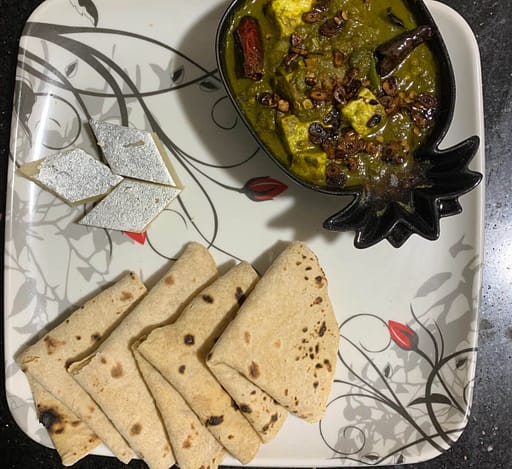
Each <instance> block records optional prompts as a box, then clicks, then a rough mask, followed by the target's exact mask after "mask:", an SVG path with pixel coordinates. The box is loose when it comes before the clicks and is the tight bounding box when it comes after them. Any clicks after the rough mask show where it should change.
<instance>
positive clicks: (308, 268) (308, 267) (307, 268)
mask: <svg viewBox="0 0 512 469" xmlns="http://www.w3.org/2000/svg"><path fill="white" fill-rule="evenodd" d="M304 270H313V267H311V266H310V265H308V266H307V267H306V268H305V269H304Z"/></svg>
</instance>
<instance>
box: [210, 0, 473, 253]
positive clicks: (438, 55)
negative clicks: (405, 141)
mask: <svg viewBox="0 0 512 469" xmlns="http://www.w3.org/2000/svg"><path fill="white" fill-rule="evenodd" d="M247 1H249V0H234V1H233V2H232V3H231V4H230V5H229V7H228V8H227V10H226V12H225V13H224V15H223V16H222V19H221V21H220V24H219V27H218V30H217V37H216V57H217V64H218V67H219V73H220V76H221V79H222V81H223V83H224V86H225V87H226V90H227V93H228V95H229V97H230V99H231V101H232V102H233V104H234V106H235V108H236V110H237V111H238V113H239V114H240V116H241V118H242V120H243V121H244V122H245V124H246V125H247V127H248V128H249V130H250V132H251V133H252V135H253V136H254V138H255V139H256V140H257V141H258V143H259V144H260V146H261V147H262V148H263V149H264V150H265V153H266V154H267V155H268V156H270V158H271V159H272V160H273V161H274V162H275V163H276V164H277V165H278V166H279V167H280V168H281V169H282V170H283V171H284V172H285V173H286V174H287V175H288V176H289V177H290V178H291V179H292V180H294V181H295V182H297V183H298V184H300V185H302V186H304V187H306V188H308V189H311V190H314V191H317V192H321V193H325V194H331V195H344V196H346V195H352V196H353V200H352V201H351V202H350V203H349V204H348V205H347V206H345V207H344V208H343V209H342V210H340V211H339V212H337V213H335V214H333V215H332V216H330V217H329V218H328V219H327V220H325V221H324V223H323V226H324V228H325V229H327V230H332V231H354V232H355V238H354V245H355V246H356V247H357V248H366V247H369V246H372V245H374V244H376V243H378V242H379V241H382V240H383V239H387V240H388V242H389V243H390V244H391V245H392V246H394V247H397V248H398V247H400V246H402V245H403V243H404V242H405V241H406V240H407V239H408V238H409V236H410V235H411V234H413V233H416V234H418V235H420V236H422V237H424V238H426V239H428V240H435V239H437V238H439V235H440V223H439V220H440V218H442V217H447V216H452V215H456V214H459V213H460V212H461V211H462V208H461V206H460V204H459V201H458V198H459V197H460V196H461V195H463V194H465V193H467V192H469V191H470V190H472V189H473V188H475V187H476V186H477V185H478V184H479V182H480V181H481V179H482V175H481V174H480V173H478V172H475V171H472V170H470V169H469V168H468V165H469V163H470V162H471V160H472V158H473V157H474V155H475V153H476V151H477V149H478V146H479V144H480V141H479V138H478V136H472V137H469V138H468V139H466V140H464V141H462V142H460V143H459V144H457V145H455V146H453V147H451V148H449V149H445V150H440V149H439V145H440V143H441V141H442V140H443V138H444V136H445V135H446V132H447V130H448V128H449V126H450V124H451V121H452V118H453V110H454V105H455V78H454V73H453V67H452V64H451V62H450V58H449V55H448V51H447V49H446V46H445V43H444V41H443V38H442V37H441V34H440V32H439V29H438V28H437V26H436V24H435V22H434V20H433V18H432V16H431V15H430V12H429V11H428V9H427V8H426V6H425V4H424V2H423V1H422V0H405V3H406V6H407V7H408V9H409V11H410V12H411V13H412V14H413V16H414V18H415V21H416V23H417V24H419V25H429V26H430V27H431V28H432V30H433V37H432V38H431V39H430V40H428V41H427V45H428V47H429V48H430V49H431V51H432V52H433V55H434V57H435V59H436V61H437V71H438V102H439V105H438V110H437V114H436V120H435V124H434V127H433V128H432V129H431V131H430V133H429V135H428V137H427V139H426V140H425V141H424V142H423V144H422V145H421V146H420V147H419V148H417V149H416V151H415V153H414V158H415V161H416V162H417V164H419V165H421V166H422V173H423V181H422V184H421V185H418V186H416V187H413V188H412V189H410V190H409V191H408V193H407V199H408V204H406V206H404V204H403V203H402V201H396V200H392V199H387V198H385V197H382V196H381V195H379V194H375V193H373V192H371V191H369V190H368V189H365V188H364V187H351V188H330V187H323V186H316V185H313V184H310V183H308V182H305V181H303V180H302V179H300V178H299V177H297V176H296V175H295V174H294V173H292V172H291V171H290V170H289V168H287V167H286V166H285V165H284V164H282V163H281V162H280V160H279V159H278V158H276V157H275V156H274V155H273V153H272V151H271V150H270V148H269V147H268V145H266V144H265V142H263V141H262V139H261V138H260V136H259V135H258V133H257V132H256V130H255V129H254V128H253V126H252V125H251V123H250V122H249V120H248V119H247V116H246V115H245V113H244V111H243V109H242V107H241V106H240V103H239V102H238V100H237V97H236V94H235V92H234V91H233V87H232V84H231V83H230V80H229V78H228V77H229V74H228V68H227V67H228V60H227V57H226V54H227V51H226V47H225V45H226V39H227V35H228V34H229V31H230V27H231V24H232V22H233V18H234V15H235V14H236V12H237V11H238V9H239V8H240V7H241V6H243V5H244V4H245V3H246V2H247Z"/></svg>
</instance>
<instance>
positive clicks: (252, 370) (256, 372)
mask: <svg viewBox="0 0 512 469" xmlns="http://www.w3.org/2000/svg"><path fill="white" fill-rule="evenodd" d="M249 376H250V377H251V378H254V379H257V378H258V377H259V376H260V367H259V366H258V364H257V363H256V362H251V364H250V365H249Z"/></svg>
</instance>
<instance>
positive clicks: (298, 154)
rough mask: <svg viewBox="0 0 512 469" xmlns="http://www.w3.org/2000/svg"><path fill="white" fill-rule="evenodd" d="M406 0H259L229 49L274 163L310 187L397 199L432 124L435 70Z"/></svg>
mask: <svg viewBox="0 0 512 469" xmlns="http://www.w3.org/2000/svg"><path fill="white" fill-rule="evenodd" d="M431 36H432V29H431V27H430V26H422V25H420V26H418V25H417V24H415V22H414V18H413V16H412V14H411V12H410V11H409V10H408V9H407V7H406V3H405V2H404V1H402V0H387V1H384V0H295V1H292V0H252V1H247V2H246V3H245V4H244V5H243V6H242V7H241V8H240V9H239V10H238V11H237V12H236V14H235V17H234V18H233V22H232V24H231V30H230V34H228V36H227V37H228V40H227V44H226V47H227V50H226V52H227V54H226V57H227V62H228V67H227V68H228V78H229V81H230V84H231V86H232V89H233V92H234V95H235V96H236V99H237V100H238V102H239V105H240V106H241V108H242V110H243V112H244V113H245V115H246V117H247V119H248V121H249V122H250V124H251V125H252V126H253V128H254V129H255V131H256V132H257V133H258V135H259V137H260V138H261V140H262V141H263V142H264V143H265V145H266V146H267V147H268V148H269V150H270V151H271V152H272V153H273V154H274V156H275V157H276V158H277V159H278V160H279V161H280V162H281V163H282V164H283V165H284V166H285V167H286V168H288V169H289V170H290V171H291V172H292V173H293V174H294V175H296V176H297V177H298V178H299V179H301V180H303V181H305V182H306V183H309V184H312V185H315V186H319V187H322V188H329V189H334V190H336V189H338V188H351V187H356V186H363V187H365V188H366V189H367V190H369V191H371V192H373V193H376V194H380V195H381V196H386V197H391V198H395V197H397V196H398V197H399V195H397V194H399V193H400V192H402V191H403V190H404V189H408V188H411V187H413V186H415V185H417V184H419V182H420V180H421V178H420V175H419V171H417V170H416V167H415V164H414V157H413V153H414V151H415V149H416V148H417V147H418V146H419V145H421V143H422V142H423V141H424V139H425V137H426V136H427V135H428V133H429V131H430V129H431V128H432V127H433V125H434V120H435V115H436V109H437V98H436V95H437V93H436V77H437V73H436V62H435V59H434V57H433V55H432V52H431V51H430V49H429V48H428V46H427V44H425V42H426V41H428V39H430V37H431Z"/></svg>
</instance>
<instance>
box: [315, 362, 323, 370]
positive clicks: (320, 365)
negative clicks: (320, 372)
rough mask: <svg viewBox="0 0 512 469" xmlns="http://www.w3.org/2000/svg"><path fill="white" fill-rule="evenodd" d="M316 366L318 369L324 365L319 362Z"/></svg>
mask: <svg viewBox="0 0 512 469" xmlns="http://www.w3.org/2000/svg"><path fill="white" fill-rule="evenodd" d="M315 368H317V369H320V368H323V365H322V364H321V363H317V364H316V365H315Z"/></svg>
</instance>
